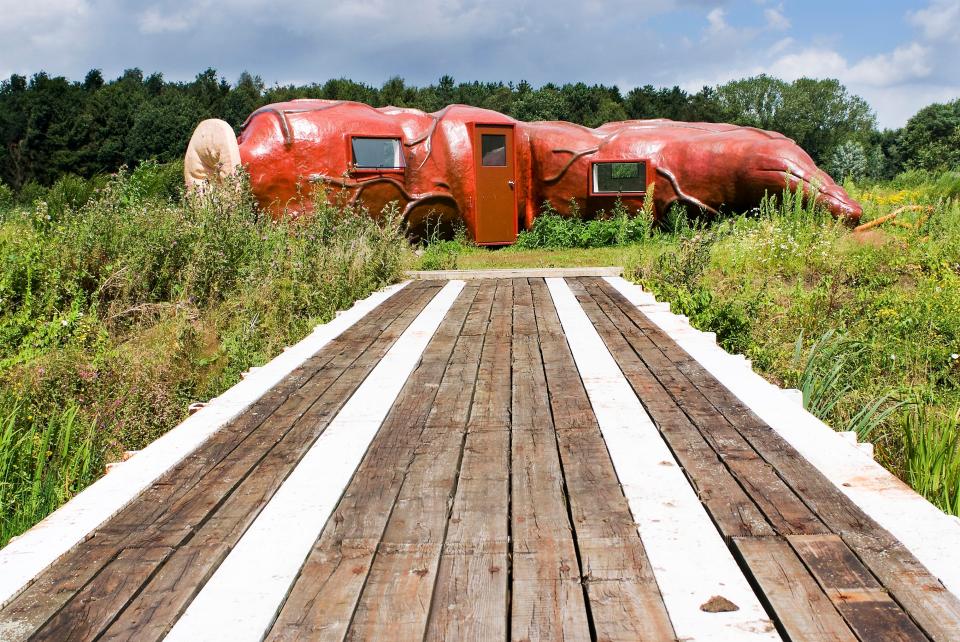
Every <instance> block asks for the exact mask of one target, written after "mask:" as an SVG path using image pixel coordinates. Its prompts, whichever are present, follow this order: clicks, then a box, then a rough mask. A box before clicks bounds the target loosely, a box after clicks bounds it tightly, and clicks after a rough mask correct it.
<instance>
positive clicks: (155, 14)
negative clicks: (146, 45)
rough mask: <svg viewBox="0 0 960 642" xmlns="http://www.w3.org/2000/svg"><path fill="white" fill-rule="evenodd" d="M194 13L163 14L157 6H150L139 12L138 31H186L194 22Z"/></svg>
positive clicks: (151, 32) (148, 32)
mask: <svg viewBox="0 0 960 642" xmlns="http://www.w3.org/2000/svg"><path fill="white" fill-rule="evenodd" d="M195 19H196V15H188V12H177V13H170V14H164V13H162V12H161V11H160V9H159V8H157V7H150V8H149V9H147V10H146V11H144V12H143V13H142V14H140V20H139V22H140V31H141V32H142V33H146V34H156V33H164V32H177V31H186V30H187V29H189V28H190V27H191V26H193V24H194V20H195Z"/></svg>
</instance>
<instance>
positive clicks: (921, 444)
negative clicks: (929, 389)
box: [901, 408, 960, 515]
mask: <svg viewBox="0 0 960 642" xmlns="http://www.w3.org/2000/svg"><path fill="white" fill-rule="evenodd" d="M958 413H960V411H958V412H955V413H954V414H953V415H952V416H947V417H942V416H934V415H933V414H932V413H931V412H930V411H929V410H927V409H923V408H920V409H918V410H916V411H914V412H910V413H906V414H905V415H904V416H903V420H902V424H901V425H902V428H903V436H904V442H905V457H906V475H907V482H908V483H909V484H910V485H911V486H912V487H913V488H914V489H915V490H916V491H917V492H918V493H920V494H921V495H923V496H924V497H926V498H927V499H929V500H930V501H931V502H933V503H934V504H936V505H937V506H938V507H940V508H941V509H942V510H944V511H946V512H948V513H950V514H952V515H960V419H958V416H960V414H958Z"/></svg>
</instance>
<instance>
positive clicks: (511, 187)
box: [507, 181, 514, 189]
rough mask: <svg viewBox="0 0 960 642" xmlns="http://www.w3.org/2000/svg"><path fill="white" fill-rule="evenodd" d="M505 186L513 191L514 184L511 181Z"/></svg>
mask: <svg viewBox="0 0 960 642" xmlns="http://www.w3.org/2000/svg"><path fill="white" fill-rule="evenodd" d="M507 185H509V186H510V189H513V186H514V182H513V181H507Z"/></svg>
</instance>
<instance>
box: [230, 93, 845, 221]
mask: <svg viewBox="0 0 960 642" xmlns="http://www.w3.org/2000/svg"><path fill="white" fill-rule="evenodd" d="M497 124H503V125H513V126H514V137H513V138H514V145H513V146H514V161H515V177H516V178H515V186H514V187H513V189H514V191H515V194H516V203H517V208H518V210H519V211H518V212H517V216H518V218H519V223H520V227H522V228H529V227H530V226H531V225H532V223H533V220H534V218H535V217H536V215H537V212H538V211H539V209H540V206H541V204H542V203H543V202H544V201H545V200H549V201H550V202H551V203H552V204H553V206H554V207H555V208H556V209H557V210H559V211H560V212H561V213H563V214H566V213H569V203H570V201H571V199H573V200H575V201H576V202H577V204H578V206H579V208H580V211H581V212H582V213H583V214H584V215H586V216H591V215H593V214H595V213H596V212H597V211H599V210H601V209H605V210H609V209H610V208H611V207H612V205H613V203H614V201H615V200H616V196H615V195H600V194H593V193H592V189H591V188H590V185H591V181H592V169H591V168H592V163H594V162H598V161H632V160H645V161H646V162H647V182H648V183H653V184H654V185H655V190H654V200H655V206H656V208H655V212H656V215H657V216H662V215H663V214H664V213H665V212H666V211H667V210H668V209H669V207H670V205H671V204H672V203H673V202H675V201H679V202H681V203H684V204H686V205H687V206H689V207H690V208H692V209H694V210H696V209H702V210H704V211H706V212H708V213H711V214H719V213H720V212H722V211H745V210H747V209H750V208H752V207H756V206H757V205H758V204H759V202H760V200H761V199H762V198H763V196H764V194H765V193H779V192H780V191H782V190H783V188H784V185H785V182H786V180H787V179H788V178H789V182H790V186H791V188H794V189H796V188H797V187H798V186H800V185H802V186H803V187H804V189H805V190H806V191H808V193H810V194H814V191H813V186H814V185H816V186H817V187H819V192H818V193H817V195H816V198H817V199H818V200H819V201H821V202H822V203H823V204H824V205H825V206H826V207H827V208H828V209H829V210H830V211H831V212H832V213H833V214H834V215H836V216H838V217H845V218H850V219H852V220H856V219H858V218H859V217H860V214H861V208H860V205H859V204H858V203H857V202H856V201H854V200H853V199H851V198H850V196H848V195H847V193H846V192H845V191H844V190H843V188H841V187H840V186H839V185H837V184H836V183H835V182H834V181H833V180H832V179H831V178H830V177H829V176H828V175H827V174H826V173H824V172H823V171H821V170H820V169H819V168H817V166H816V165H815V164H814V162H813V160H812V159H811V158H810V156H809V155H807V153H806V152H804V151H803V150H802V149H801V148H800V147H798V146H797V145H796V144H795V143H793V141H791V140H790V139H788V138H786V137H784V136H782V135H781V134H777V133H775V132H768V131H763V130H759V129H754V128H748V127H737V126H734V125H723V124H712V123H680V122H674V121H668V120H635V121H625V122H618V123H609V124H606V125H603V126H602V127H598V128H596V129H590V128H587V127H582V126H580V125H575V124H571V123H564V122H536V123H524V122H519V121H515V120H513V119H512V118H509V117H507V116H504V115H502V114H499V113H497V112H494V111H490V110H486V109H480V108H476V107H467V106H464V105H451V106H449V107H447V108H446V109H443V110H441V111H439V112H435V113H433V114H426V113H423V112H421V111H419V110H415V109H401V108H395V107H383V108H380V109H374V108H373V107H369V106H367V105H364V104H360V103H353V102H346V101H327V100H297V101H292V102H287V103H277V104H273V105H269V106H267V107H263V108H261V109H258V110H257V111H255V112H254V113H253V114H251V116H250V118H248V119H247V122H246V124H245V126H244V129H243V133H242V134H241V135H240V137H239V145H240V157H241V160H242V163H243V164H244V165H245V166H246V167H247V170H248V171H249V173H250V180H251V185H252V188H253V192H254V194H255V195H256V197H257V199H258V200H259V202H260V203H261V205H262V206H264V207H266V208H269V209H270V210H271V211H272V212H273V213H274V214H275V215H278V214H279V213H280V212H282V210H283V208H284V207H289V208H291V209H293V210H295V211H302V210H304V209H308V208H309V199H298V197H297V195H298V190H299V191H300V192H299V193H304V194H309V193H310V191H311V190H312V189H314V188H315V187H316V186H318V185H325V186H326V188H327V189H328V190H329V191H330V194H331V196H334V195H336V194H337V193H339V192H341V191H345V192H346V194H345V196H346V197H347V198H348V199H350V200H352V201H355V200H358V199H359V200H361V201H362V202H363V203H364V205H366V206H367V207H368V208H369V210H370V211H371V212H374V213H376V212H379V211H380V210H381V209H382V208H383V207H384V206H385V205H387V204H388V203H390V202H391V201H397V202H398V203H399V205H400V208H401V210H402V211H403V213H404V216H405V218H406V219H407V220H408V222H409V223H410V225H411V226H412V227H413V228H417V227H418V226H420V225H422V223H423V220H424V219H425V217H427V216H428V215H430V216H434V217H437V216H439V217H440V218H442V219H445V220H447V221H454V220H458V219H459V220H462V221H463V222H464V223H465V224H466V226H467V229H468V231H469V232H470V234H471V235H472V236H475V235H476V232H477V230H478V220H477V216H478V211H479V209H480V208H478V203H480V199H483V198H484V193H483V191H482V190H478V189H477V167H476V159H477V158H479V154H477V155H476V156H475V154H474V149H473V146H474V140H475V138H474V131H475V128H476V127H477V126H478V125H497ZM352 136H353V137H394V138H398V139H400V141H401V143H402V151H403V156H404V160H405V168H404V169H403V170H401V171H397V170H370V169H364V170H357V169H354V168H352V167H351V161H352V152H351V147H350V139H351V137H352ZM477 140H479V139H477ZM621 198H622V200H623V201H624V203H625V204H626V205H627V206H628V207H631V208H636V207H640V206H642V204H643V200H644V198H646V196H645V195H643V194H623V195H622V197H621ZM495 209H496V208H495ZM488 210H489V208H488ZM488 210H485V211H488ZM498 211H499V210H498Z"/></svg>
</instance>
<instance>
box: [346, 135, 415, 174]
mask: <svg viewBox="0 0 960 642" xmlns="http://www.w3.org/2000/svg"><path fill="white" fill-rule="evenodd" d="M350 146H351V148H352V149H353V166H354V167H356V168H357V169H403V167H404V163H403V152H402V150H401V146H400V139H399V138H364V137H361V136H355V137H354V138H352V139H351V140H350Z"/></svg>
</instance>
